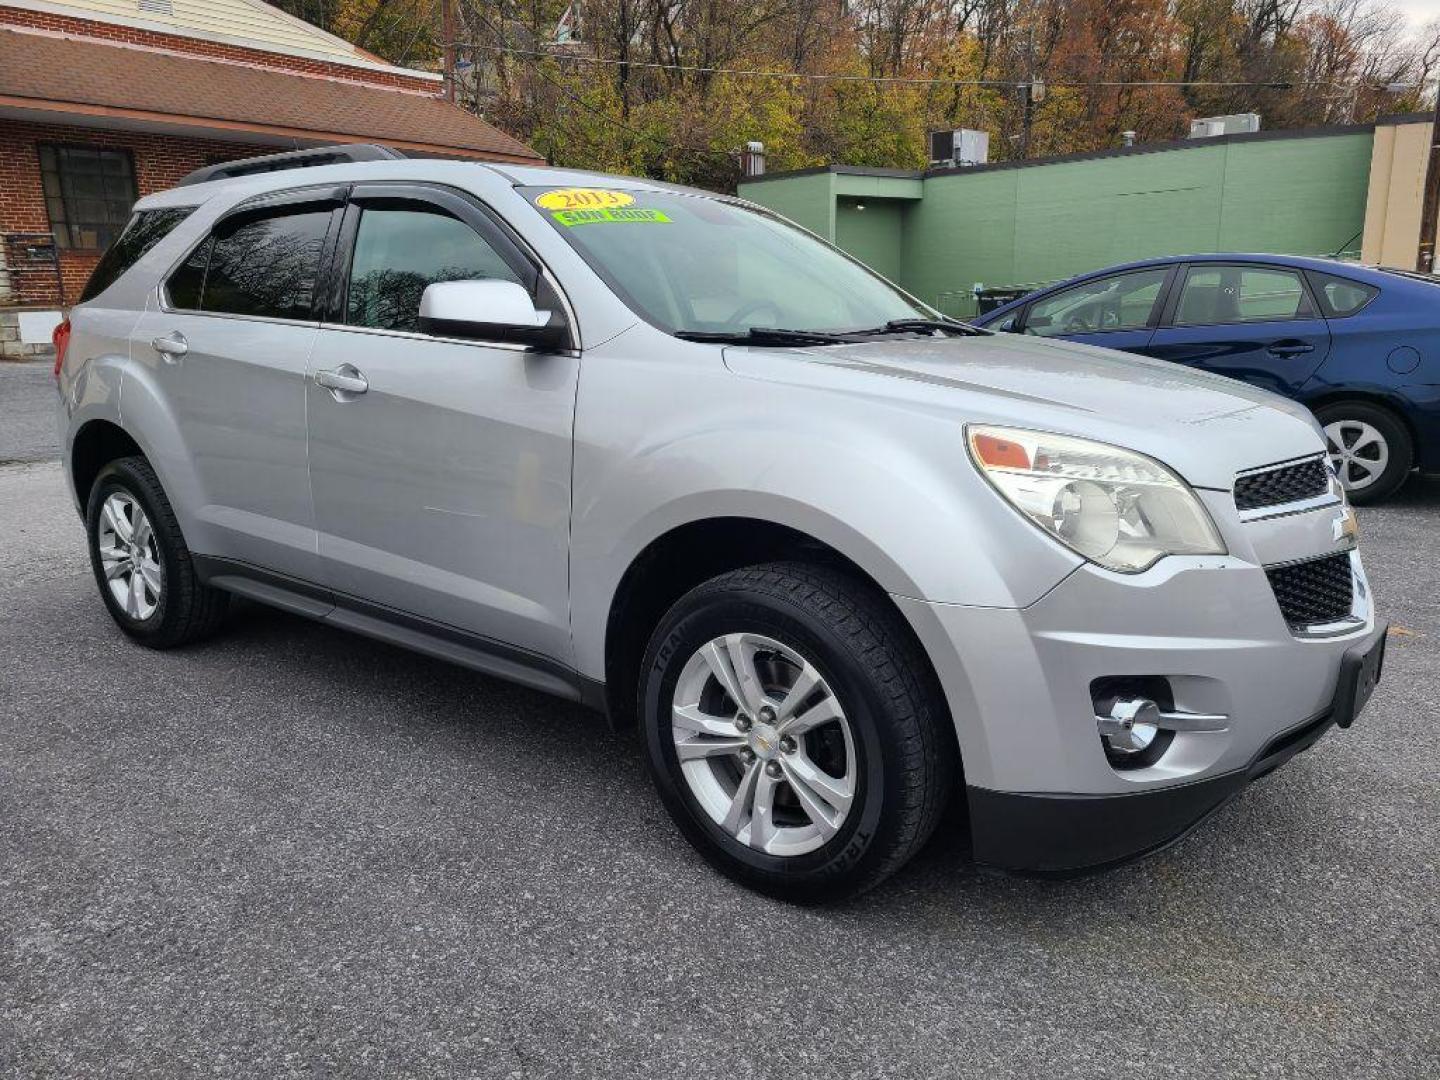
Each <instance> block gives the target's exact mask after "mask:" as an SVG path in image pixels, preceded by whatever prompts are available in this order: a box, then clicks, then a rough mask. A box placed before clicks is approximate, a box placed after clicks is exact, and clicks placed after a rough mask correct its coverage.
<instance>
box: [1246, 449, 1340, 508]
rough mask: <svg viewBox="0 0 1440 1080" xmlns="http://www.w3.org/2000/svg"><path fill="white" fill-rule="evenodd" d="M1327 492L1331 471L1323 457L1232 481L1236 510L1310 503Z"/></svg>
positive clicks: (1249, 474) (1281, 466) (1250, 474)
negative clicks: (1308, 501)
mask: <svg viewBox="0 0 1440 1080" xmlns="http://www.w3.org/2000/svg"><path fill="white" fill-rule="evenodd" d="M1329 490H1330V469H1329V467H1328V466H1327V465H1326V464H1325V459H1324V458H1323V457H1315V458H1310V459H1309V460H1308V461H1297V462H1295V463H1293V464H1290V465H1280V466H1278V467H1277V468H1274V469H1266V470H1265V471H1264V472H1255V473H1247V474H1246V475H1244V476H1242V477H1240V478H1239V479H1237V480H1236V481H1235V507H1236V509H1238V510H1258V509H1259V508H1260V507H1262V506H1280V505H1281V504H1282V503H1292V502H1299V501H1300V500H1302V499H1313V498H1315V497H1316V496H1318V495H1324V494H1325V492H1327V491H1329Z"/></svg>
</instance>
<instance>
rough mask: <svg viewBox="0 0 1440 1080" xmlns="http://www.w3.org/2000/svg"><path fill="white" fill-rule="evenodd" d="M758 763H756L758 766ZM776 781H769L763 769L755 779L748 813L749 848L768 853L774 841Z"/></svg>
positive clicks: (767, 774)
mask: <svg viewBox="0 0 1440 1080" xmlns="http://www.w3.org/2000/svg"><path fill="white" fill-rule="evenodd" d="M758 764H759V762H758V761H757V762H756V765H758ZM777 786H778V781H776V780H773V779H771V777H770V774H769V773H767V772H766V771H765V770H764V769H761V770H760V775H759V776H757V777H756V779H755V797H754V800H753V805H752V807H751V811H750V846H751V847H753V848H757V849H759V850H760V851H768V850H769V848H770V842H771V841H772V840H774V839H775V832H776V829H775V788H776V787H777Z"/></svg>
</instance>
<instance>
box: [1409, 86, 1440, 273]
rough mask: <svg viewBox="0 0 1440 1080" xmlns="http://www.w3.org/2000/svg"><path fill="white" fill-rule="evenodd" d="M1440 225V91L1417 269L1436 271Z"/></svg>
mask: <svg viewBox="0 0 1440 1080" xmlns="http://www.w3.org/2000/svg"><path fill="white" fill-rule="evenodd" d="M1437 225H1440V91H1437V92H1436V95H1435V117H1434V122H1433V124H1432V125H1431V128H1430V160H1429V162H1428V163H1427V164H1426V166H1425V193H1424V196H1423V198H1422V201H1421V203H1420V250H1419V254H1418V255H1417V257H1416V259H1415V269H1416V270H1418V271H1420V273H1422V274H1433V273H1434V272H1435V229H1436V226H1437Z"/></svg>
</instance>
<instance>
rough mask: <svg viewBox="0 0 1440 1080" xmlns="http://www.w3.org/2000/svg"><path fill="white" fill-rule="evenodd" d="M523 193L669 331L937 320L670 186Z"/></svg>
mask: <svg viewBox="0 0 1440 1080" xmlns="http://www.w3.org/2000/svg"><path fill="white" fill-rule="evenodd" d="M520 191H521V193H522V194H524V195H525V196H526V197H527V198H528V199H529V200H530V202H531V203H532V204H534V206H535V207H536V209H537V210H538V211H539V212H540V214H541V215H542V216H543V217H545V218H546V219H547V220H548V221H549V222H550V223H551V224H552V225H553V226H554V227H555V228H556V229H557V230H558V231H559V232H560V234H561V235H562V236H564V237H565V239H566V240H567V241H569V242H570V244H571V245H573V246H574V247H575V249H576V250H577V251H579V252H580V254H581V255H582V256H583V257H584V258H585V261H586V262H588V263H589V264H590V265H591V267H593V268H594V269H595V271H596V272H597V273H598V274H599V275H600V276H601V277H602V278H604V279H605V281H606V283H607V284H608V285H610V287H611V288H612V289H614V290H615V291H616V292H617V293H618V294H619V295H620V298H621V299H622V300H624V301H625V302H626V303H627V304H628V305H629V306H630V307H631V308H632V309H633V310H634V311H635V312H636V313H637V314H639V315H641V316H642V317H643V318H645V319H646V320H647V321H649V322H651V323H653V324H654V325H656V326H658V327H660V328H661V329H662V330H666V331H668V332H670V333H700V334H732V333H733V334H744V333H745V332H747V331H749V330H750V329H752V328H755V327H763V328H783V329H786V330H840V331H843V330H859V329H863V328H869V327H875V326H884V325H885V324H886V323H887V322H890V321H891V320H895V319H916V318H934V317H935V316H936V313H935V312H934V311H931V310H929V309H927V308H925V307H924V306H923V305H921V304H919V303H917V302H915V301H914V300H911V299H910V298H909V297H907V296H905V294H904V293H902V292H900V291H899V290H898V289H896V288H895V286H893V285H891V284H889V283H888V282H886V281H885V280H884V279H883V278H880V277H878V276H876V275H875V274H873V273H871V272H870V271H869V270H867V269H865V268H864V267H863V266H861V265H860V264H859V263H857V262H855V261H854V260H852V259H850V258H849V257H848V256H846V255H844V254H842V253H841V252H839V251H837V250H836V249H835V248H833V247H831V246H830V245H828V244H826V243H823V242H822V241H820V240H818V239H816V238H815V237H813V236H811V235H810V234H809V233H807V232H804V231H803V230H801V229H797V228H795V227H794V226H792V225H787V224H786V223H785V222H783V221H781V220H780V219H778V218H775V217H771V216H770V215H768V214H763V213H757V212H756V211H753V210H748V209H746V208H744V207H741V206H736V205H733V204H731V203H726V202H721V201H720V200H718V199H711V198H706V197H704V196H699V195H682V194H676V193H672V192H654V191H624V190H620V189H599V188H584V189H580V188H563V189H554V188H543V187H529V188H521V189H520Z"/></svg>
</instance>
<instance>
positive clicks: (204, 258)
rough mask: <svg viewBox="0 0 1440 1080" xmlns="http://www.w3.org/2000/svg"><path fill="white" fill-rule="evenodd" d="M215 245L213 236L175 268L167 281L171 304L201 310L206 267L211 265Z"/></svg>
mask: <svg viewBox="0 0 1440 1080" xmlns="http://www.w3.org/2000/svg"><path fill="white" fill-rule="evenodd" d="M214 246H215V240H214V238H213V237H208V236H207V237H206V238H205V242H204V243H203V244H201V245H200V246H199V247H197V248H196V249H195V250H194V251H192V252H191V253H190V257H189V258H188V259H186V260H185V261H184V262H183V263H181V264H180V265H179V266H177V267H176V268H175V272H174V273H173V274H171V275H170V279H169V280H168V281H167V282H165V292H166V293H167V294H168V295H169V299H170V306H171V307H174V308H182V309H184V310H186V311H199V310H200V297H201V294H202V293H203V292H204V291H205V268H206V267H208V266H209V265H210V249H211V248H212V247H214Z"/></svg>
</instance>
